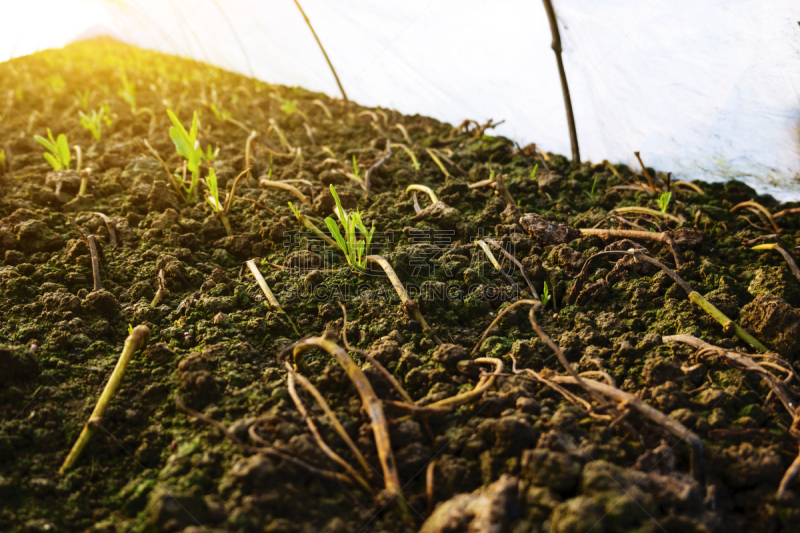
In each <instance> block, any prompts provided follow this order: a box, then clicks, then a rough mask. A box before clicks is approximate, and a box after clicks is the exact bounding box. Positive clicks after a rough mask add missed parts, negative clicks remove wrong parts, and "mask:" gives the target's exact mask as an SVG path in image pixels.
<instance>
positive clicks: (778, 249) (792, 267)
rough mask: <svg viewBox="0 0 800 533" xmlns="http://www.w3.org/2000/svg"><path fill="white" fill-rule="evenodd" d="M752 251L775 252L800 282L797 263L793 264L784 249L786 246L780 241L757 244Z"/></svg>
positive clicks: (791, 258) (788, 253)
mask: <svg viewBox="0 0 800 533" xmlns="http://www.w3.org/2000/svg"><path fill="white" fill-rule="evenodd" d="M753 250H775V251H776V252H778V253H779V254H781V255H782V256H783V258H784V259H785V260H786V263H787V264H788V265H789V270H791V271H792V274H794V277H796V278H797V279H798V281H800V268H798V267H797V263H796V262H795V260H794V257H792V254H791V252H790V251H789V250H787V249H786V246H785V245H784V244H783V242H782V241H781V240H780V239H779V240H778V242H776V243H770V244H759V245H758V246H754V247H753Z"/></svg>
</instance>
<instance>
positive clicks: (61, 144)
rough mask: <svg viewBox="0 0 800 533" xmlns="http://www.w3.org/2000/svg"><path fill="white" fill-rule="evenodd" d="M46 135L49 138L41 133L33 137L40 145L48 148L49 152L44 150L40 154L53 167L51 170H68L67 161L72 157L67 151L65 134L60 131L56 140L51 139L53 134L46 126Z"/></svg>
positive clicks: (67, 145)
mask: <svg viewBox="0 0 800 533" xmlns="http://www.w3.org/2000/svg"><path fill="white" fill-rule="evenodd" d="M47 137H48V138H49V139H50V140H48V139H45V138H44V137H42V136H41V135H36V136H35V137H34V139H36V140H37V141H39V143H41V145H42V146H44V147H45V148H47V149H48V150H50V153H49V154H48V153H47V152H45V153H44V154H42V155H43V156H44V158H45V159H46V160H47V162H48V163H50V165H51V166H52V167H53V170H69V162H70V160H71V159H72V156H71V155H70V152H69V144H68V143H67V136H66V135H64V134H63V133H61V134H59V136H58V140H56V139H53V134H52V133H51V132H50V128H47Z"/></svg>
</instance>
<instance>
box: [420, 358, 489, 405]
mask: <svg viewBox="0 0 800 533" xmlns="http://www.w3.org/2000/svg"><path fill="white" fill-rule="evenodd" d="M473 361H475V362H476V363H492V364H494V367H495V368H494V372H493V373H492V374H489V375H485V374H484V375H483V376H481V379H480V380H479V381H478V384H477V385H475V388H474V389H472V390H469V391H466V392H462V393H461V394H456V395H455V396H451V397H449V398H445V399H444V400H439V401H438V402H434V403H432V404H429V405H426V406H425V407H426V408H427V409H441V408H442V407H447V408H449V409H455V408H456V407H460V406H462V405H464V404H467V403H469V402H471V401H473V400H475V399H477V398H480V396H481V395H482V394H483V393H484V392H486V390H487V389H489V387H491V386H492V385H493V384H494V381H495V379H496V378H497V376H499V375H501V374H502V373H503V361H502V360H500V359H497V358H495V357H477V358H475V359H473Z"/></svg>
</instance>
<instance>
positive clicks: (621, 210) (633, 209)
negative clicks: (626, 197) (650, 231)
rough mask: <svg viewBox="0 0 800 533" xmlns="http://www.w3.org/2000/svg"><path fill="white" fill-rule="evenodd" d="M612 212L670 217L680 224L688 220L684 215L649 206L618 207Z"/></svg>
mask: <svg viewBox="0 0 800 533" xmlns="http://www.w3.org/2000/svg"><path fill="white" fill-rule="evenodd" d="M611 212H612V213H622V214H625V213H642V214H644V215H652V216H654V217H662V218H668V219H670V220H673V221H675V222H677V223H679V224H680V223H681V222H685V221H686V220H685V219H683V218H682V217H677V216H675V215H672V214H670V213H664V212H662V211H658V210H656V209H650V208H649V207H618V208H617V209H612V210H611Z"/></svg>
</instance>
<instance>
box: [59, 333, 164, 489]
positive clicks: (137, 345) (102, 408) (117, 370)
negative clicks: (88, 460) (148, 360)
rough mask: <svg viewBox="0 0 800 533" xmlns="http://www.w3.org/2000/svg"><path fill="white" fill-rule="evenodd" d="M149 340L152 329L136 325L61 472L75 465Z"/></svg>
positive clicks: (126, 340)
mask: <svg viewBox="0 0 800 533" xmlns="http://www.w3.org/2000/svg"><path fill="white" fill-rule="evenodd" d="M148 340H150V330H149V329H147V327H146V326H136V327H135V328H133V331H131V333H130V335H128V338H127V339H125V346H124V347H123V348H122V355H121V356H120V358H119V360H118V361H117V366H115V367H114V371H113V372H112V373H111V378H110V379H109V380H108V383H107V384H106V387H105V389H103V393H102V394H101V395H100V399H99V400H97V405H95V408H94V411H92V415H91V416H90V417H89V420H88V421H87V422H86V424H84V426H83V430H81V434H80V435H79V436H78V440H77V441H75V444H74V445H73V446H72V449H71V450H70V452H69V455H67V458H66V459H65V460H64V464H63V465H61V468H60V469H59V471H58V472H59V474H63V473H64V472H66V471H67V470H69V469H70V468H72V467H73V466H74V465H75V462H76V461H77V460H78V458H79V457H80V454H81V452H82V451H83V449H84V448H85V447H86V445H87V444H88V443H89V439H91V438H92V435H93V434H94V432H95V431H96V429H97V425H98V424H100V423H102V421H103V415H104V414H105V412H106V409H107V408H108V404H109V403H110V402H111V400H112V399H113V398H114V395H116V393H117V390H118V389H119V385H120V382H122V376H124V375H125V369H127V368H128V363H130V361H131V358H132V357H133V354H134V353H136V352H137V351H139V350H140V349H142V348H144V347H145V345H147V341H148Z"/></svg>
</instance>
